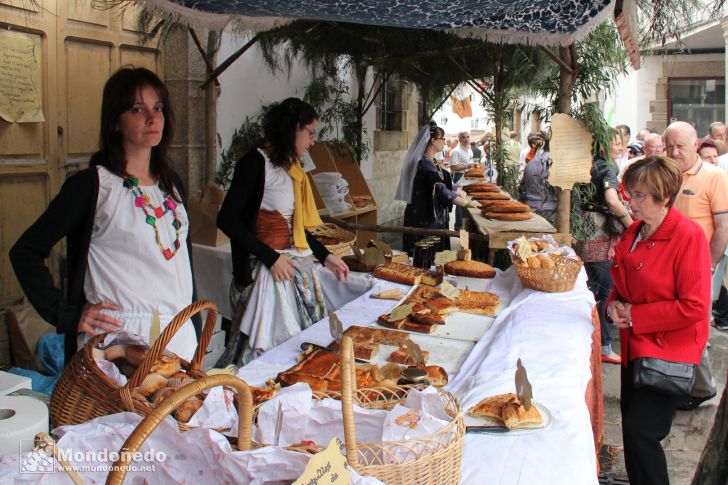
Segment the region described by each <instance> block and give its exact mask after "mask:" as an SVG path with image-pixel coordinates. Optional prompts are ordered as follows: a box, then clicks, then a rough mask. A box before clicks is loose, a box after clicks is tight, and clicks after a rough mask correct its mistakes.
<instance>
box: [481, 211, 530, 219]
mask: <svg viewBox="0 0 728 485" xmlns="http://www.w3.org/2000/svg"><path fill="white" fill-rule="evenodd" d="M483 217H487V218H488V219H496V220H500V221H527V220H529V219H531V218H532V217H533V213H531V212H483Z"/></svg>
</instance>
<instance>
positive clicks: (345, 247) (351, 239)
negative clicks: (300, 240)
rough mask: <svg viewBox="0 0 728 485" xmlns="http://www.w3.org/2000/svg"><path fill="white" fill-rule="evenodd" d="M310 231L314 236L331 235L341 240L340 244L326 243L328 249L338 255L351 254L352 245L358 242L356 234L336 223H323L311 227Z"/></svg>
mask: <svg viewBox="0 0 728 485" xmlns="http://www.w3.org/2000/svg"><path fill="white" fill-rule="evenodd" d="M308 232H310V233H311V235H312V236H314V237H316V236H320V237H331V238H335V239H337V240H339V241H341V242H340V243H338V244H325V246H326V249H328V250H329V252H330V253H331V254H333V255H334V256H338V257H341V256H345V255H346V254H349V250H350V249H351V246H353V245H354V243H355V242H356V234H354V233H353V232H349V231H347V230H346V229H342V228H340V227H339V226H337V225H336V224H331V223H327V224H323V225H321V226H316V227H314V228H311V229H309V230H308Z"/></svg>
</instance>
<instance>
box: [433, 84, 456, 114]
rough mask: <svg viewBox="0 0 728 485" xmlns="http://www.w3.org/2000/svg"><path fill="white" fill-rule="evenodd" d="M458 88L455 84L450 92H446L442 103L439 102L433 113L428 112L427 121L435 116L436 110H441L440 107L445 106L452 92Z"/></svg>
mask: <svg viewBox="0 0 728 485" xmlns="http://www.w3.org/2000/svg"><path fill="white" fill-rule="evenodd" d="M457 87H458V85H457V83H455V84H453V86H452V88H451V89H450V91H448V92H447V96H445V97H444V98H443V99H442V101H440V104H438V105H437V108H435V109H434V110H433V111H431V112H430V114H429V116H428V117H427V119H428V120H431V119H432V117H433V116H435V113H437V110H438V109H440V108H442V105H443V104H445V102H446V101H447V100H448V99H449V98H450V96H451V95H452V93H453V91H455V89H456V88H457Z"/></svg>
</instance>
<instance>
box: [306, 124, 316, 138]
mask: <svg viewBox="0 0 728 485" xmlns="http://www.w3.org/2000/svg"><path fill="white" fill-rule="evenodd" d="M303 129H304V130H306V131H307V132H308V135H309V136H310V137H311V139H312V140H313V139H315V138H316V132H315V131H313V130H312V129H311V128H309V127H308V126H304V127H303Z"/></svg>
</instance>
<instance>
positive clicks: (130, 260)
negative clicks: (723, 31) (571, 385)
mask: <svg viewBox="0 0 728 485" xmlns="http://www.w3.org/2000/svg"><path fill="white" fill-rule="evenodd" d="M263 124H264V136H263V138H262V139H261V140H259V142H258V144H257V145H256V146H255V147H254V148H252V149H251V150H250V151H249V152H248V153H247V154H245V155H244V156H243V157H242V158H241V159H240V160H239V161H238V163H237V165H236V168H235V172H234V175H233V178H232V183H231V185H230V188H229V190H228V193H227V195H226V197H225V200H224V202H223V204H222V207H221V210H220V213H219V215H218V220H217V223H218V227H219V228H220V229H222V231H223V232H224V233H225V234H226V235H227V236H228V237H229V238H230V241H231V250H232V261H231V265H232V268H233V275H234V278H233V280H232V282H231V286H230V294H229V297H230V302H231V306H232V308H233V322H232V327H231V328H232V334H231V336H230V338H229V343H228V345H227V348H226V350H225V353H224V354H223V356H222V357H221V358H220V360H219V361H218V365H227V364H229V363H234V364H235V365H237V366H240V365H244V364H245V363H247V362H248V361H250V360H251V359H254V358H256V357H257V356H258V355H259V354H260V353H261V352H264V351H266V350H268V349H270V348H272V347H273V346H275V345H278V344H279V343H282V342H284V341H285V340H287V339H289V338H291V337H292V336H293V335H295V334H296V333H298V332H300V331H301V330H302V329H304V328H306V327H308V326H310V325H311V324H313V323H315V322H317V321H319V320H320V319H322V318H323V317H324V316H325V315H326V305H325V302H324V299H323V295H322V292H321V288H320V282H319V280H318V278H319V276H318V273H317V271H316V270H315V266H314V259H316V260H318V261H319V262H320V263H321V264H322V265H323V266H325V267H326V268H328V269H329V270H330V271H332V272H333V274H334V275H336V277H337V279H338V280H339V281H345V280H347V278H348V273H349V269H348V267H347V266H346V264H345V263H344V262H343V261H342V260H341V259H340V258H338V257H337V256H335V255H333V254H331V253H330V252H329V251H328V250H327V249H326V247H325V246H324V245H322V244H321V243H320V242H318V241H317V240H316V239H315V238H314V237H312V235H311V233H310V232H309V228H312V227H315V226H318V225H320V224H322V221H321V219H320V218H319V215H318V211H317V208H316V205H315V202H314V198H313V194H312V190H311V187H310V182H309V180H308V177H307V175H306V174H305V172H304V170H303V167H302V163H301V157H302V156H303V155H304V153H305V152H306V150H307V149H308V148H309V147H310V146H311V145H312V144H313V143H314V140H315V135H316V131H317V128H318V115H317V113H316V111H315V110H314V108H313V107H312V106H310V105H309V104H307V103H305V102H304V101H301V100H300V99H297V98H288V99H286V100H283V101H282V102H280V103H277V104H275V105H273V106H272V108H271V109H270V110H269V111H268V112H267V115H266V117H265V120H264V123H263ZM173 131H174V117H173V111H172V109H171V105H170V101H169V94H168V91H167V88H166V86H165V85H164V83H163V82H162V81H161V80H160V79H159V78H158V77H157V76H156V75H155V74H154V73H152V72H151V71H148V70H146V69H143V68H137V69H133V68H123V69H121V70H119V71H118V72H116V73H115V74H114V75H112V76H111V78H110V79H109V80H108V81H107V83H106V85H105V87H104V92H103V99H102V107H101V129H100V145H99V151H98V152H97V153H95V154H94V155H93V156H92V158H91V161H90V167H89V168H88V169H86V170H82V171H80V172H78V173H77V174H75V175H73V176H71V177H69V178H68V180H67V181H66V182H65V184H64V185H63V187H62V188H61V190H60V192H59V193H58V195H57V196H56V197H55V198H54V199H53V200H52V201H51V203H50V204H49V206H48V208H47V209H46V210H45V212H44V213H43V214H42V215H41V216H40V217H39V219H38V220H37V221H35V222H34V223H33V224H32V225H31V226H30V227H29V228H28V229H27V230H26V231H25V233H24V234H23V235H22V236H21V237H20V239H19V240H18V241H17V242H16V244H15V245H14V246H13V248H12V249H11V251H10V260H11V262H12V265H13V268H14V270H15V273H16V275H17V277H18V281H19V282H20V284H21V286H22V288H23V290H24V291H25V293H26V295H27V297H28V299H29V301H30V302H31V303H32V304H33V306H34V307H35V308H36V309H37V310H38V311H39V313H40V314H41V316H42V317H44V318H45V319H46V320H47V321H48V322H50V323H52V324H53V325H55V326H56V327H57V329H58V332H59V333H63V334H65V336H66V339H65V349H66V360H67V361H68V360H69V359H70V358H71V357H72V355H73V354H74V352H75V351H76V349H77V348H78V347H79V346H81V345H83V344H84V342H86V341H87V340H88V339H89V338H90V336H93V335H95V334H98V333H103V332H107V331H115V330H125V331H127V332H130V333H134V334H138V335H144V336H146V335H149V334H150V325H151V322H152V315H153V313H154V312H155V311H156V312H158V313H159V314H160V320H161V322H165V323H166V322H169V321H171V320H172V318H173V316H174V315H175V314H176V313H177V312H178V311H180V310H181V309H182V308H184V307H186V306H187V305H188V304H189V303H190V302H192V301H194V299H195V287H194V278H193V267H192V260H191V251H190V239H189V237H188V234H189V221H188V218H187V213H186V210H185V205H186V195H185V189H184V186H183V184H182V182H181V180H180V178H179V177H178V176H177V175H176V174H175V172H174V171H173V170H172V168H171V162H170V160H169V158H168V154H167V152H168V147H169V144H170V142H171V139H172V136H173ZM610 133H611V134H610V139H609V140H608V143H601V144H600V143H596V144H595V145H594V150H593V155H594V156H593V160H592V167H591V184H590V186H591V190H589V191H587V192H588V193H589V194H590V195H589V200H586V201H581V202H582V203H581V204H580V205H579V206H578V207H576V210H577V212H578V214H579V215H580V218H581V220H582V223H583V225H584V226H585V227H588V228H589V230H588V231H586V232H583V233H582V234H581V238H580V239H579V240H578V241H577V244H576V245H575V249H576V250H577V252H578V254H579V255H580V256H581V257H582V259H583V260H584V262H585V268H586V273H587V277H588V286H589V288H590V290H592V292H593V293H594V297H595V300H596V302H597V310H598V314H599V319H600V323H601V329H602V342H601V343H602V361H603V362H606V363H612V364H621V365H622V392H621V409H622V417H623V435H624V445H625V458H626V466H627V470H628V473H629V476H630V480H631V483H635V484H639V483H667V482H668V477H667V465H666V463H665V456H664V452H663V450H662V448H661V445H660V440H661V439H663V438H664V437H665V436H666V435H667V434H668V433H669V430H670V426H671V422H672V416H673V413H674V411H675V410H676V409H687V410H689V409H695V408H696V407H697V406H699V405H700V404H701V403H703V402H704V401H706V400H709V399H711V398H713V397H714V396H715V394H716V387H715V383H714V380H713V378H712V373H711V369H710V363H709V359H708V346H709V343H708V334H709V332H708V330H709V322H711V321H712V322H713V325H714V326H715V327H716V328H717V329H719V330H728V291H726V283H725V281H728V273H727V272H726V254H727V253H728V249H727V246H728V174H726V170H728V146H727V144H726V127H725V125H724V124H723V123H721V122H715V123H713V124H711V125H710V130H709V133H707V136H705V137H703V138H701V137H699V136H698V133H697V132H696V130H695V128H694V127H693V125H691V124H690V123H688V122H684V121H677V122H674V123H672V124H670V125H669V126H668V127H667V129H666V130H665V131H664V132H663V133H662V134H660V133H656V132H653V131H650V130H646V129H645V130H641V131H640V132H639V133H638V134H637V135H636V136H635V138H634V139H632V135H631V130H630V128H629V127H628V126H626V125H618V126H616V127H615V128H614V129H613V130H612V131H611V132H610ZM506 140H507V144H506V148H507V151H508V154H509V155H508V156H509V159H510V163H511V164H512V165H513V166H517V167H518V174H519V178H520V185H519V194H518V195H519V198H520V199H521V200H522V201H523V202H525V203H527V204H528V205H529V206H530V207H531V208H532V209H533V210H534V211H535V212H536V213H538V214H540V215H542V216H544V217H546V218H547V219H549V220H552V221H553V218H554V213H555V210H556V191H555V190H554V189H553V187H551V186H550V185H549V184H548V176H549V169H550V167H551V164H552V161H551V159H550V157H549V139H548V136H547V134H545V133H543V132H536V133H532V134H530V135H529V136H528V139H527V141H528V146H526V147H524V148H521V147H520V146H519V145H518V143H517V142H515V140H512V139H511V137H510V136H507V137H506ZM490 151H491V144H490V143H488V140H487V139H485V140H480V142H479V143H476V142H474V141H472V140H471V137H470V133H469V132H461V133H459V134H458V136H457V141H454V140H451V141H450V142H448V141H447V140H446V137H445V132H444V130H443V129H442V128H441V127H438V126H437V125H436V124H434V123H429V124H426V125H425V126H424V127H422V129H421V130H420V131H419V133H418V135H417V137H416V138H415V140H414V141H413V142H412V145H411V146H410V149H409V151H408V153H407V155H406V157H405V159H404V160H403V164H402V169H401V176H400V180H399V185H398V188H397V192H396V196H395V198H396V199H397V200H402V201H404V202H406V208H405V212H404V222H405V225H406V226H410V227H418V228H423V229H448V228H449V227H450V213H451V211H452V209H453V208H454V209H455V221H454V226H455V229H459V228H460V227H461V226H462V213H461V209H462V208H463V207H478V206H479V204H478V202H476V201H474V200H471V199H469V198H467V197H466V196H465V194H464V192H461V191H460V190H459V188H458V186H457V182H458V181H459V180H460V179H461V178H462V177H463V174H464V173H465V172H466V171H467V170H470V169H472V168H474V167H475V166H476V165H477V164H478V163H479V162H482V161H483V160H491V159H492V157H490V156H489V152H490ZM484 170H485V176H486V179H487V180H492V181H496V180H497V173H496V171H495V169H494V167H493V166H492V165H490V164H486V167H485V169H484ZM420 237H421V236H416V235H410V234H407V235H405V238H404V244H403V246H404V249H405V250H408V251H411V249H412V247H413V246H414V244H415V242H417V240H418V239H419V238H420ZM63 238H67V245H66V247H67V258H68V285H67V291H66V292H63V291H61V290H60V289H59V288H58V287H57V286H56V285H55V283H54V280H53V278H52V276H51V274H50V272H49V271H48V269H47V267H46V266H45V263H44V261H45V259H47V258H48V256H49V253H50V251H51V249H52V248H53V247H54V246H55V245H56V244H57V243H58V242H59V241H60V240H61V239H63ZM442 241H443V242H442V244H441V249H446V248H448V247H449V238H442ZM149 295H154V297H153V299H150V298H149ZM711 302H712V304H711ZM711 307H712V309H711ZM196 323H198V322H192V321H190V322H187V324H186V325H184V326H183V327H182V328H181V330H180V331H179V332H178V333H177V335H176V336H175V338H174V339H173V340H172V342H171V343H170V346H169V349H170V350H171V351H173V352H176V353H177V354H178V355H180V356H181V357H183V358H185V359H190V358H191V357H192V354H193V352H194V350H195V348H196V345H197V340H198V337H199V332H200V328H199V325H196ZM612 326H616V327H617V328H618V329H619V342H620V349H621V350H620V351H621V355H619V354H618V353H617V352H616V351H615V350H614V348H613V335H612V332H611V328H612ZM675 364H678V365H682V366H685V368H686V369H687V370H686V372H687V373H688V374H690V376H689V378H690V380H691V384H692V385H691V386H688V390H687V391H685V389H680V391H679V392H677V391H675V390H674V389H671V390H668V391H665V389H662V388H660V386H659V385H657V384H655V383H654V382H651V381H650V380H649V375H650V374H649V371H650V369H653V368H657V367H660V366H662V367H660V369H663V370H664V369H665V368H668V369H671V367H670V365H675ZM665 366H667V367H665ZM667 374H669V372H667Z"/></svg>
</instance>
